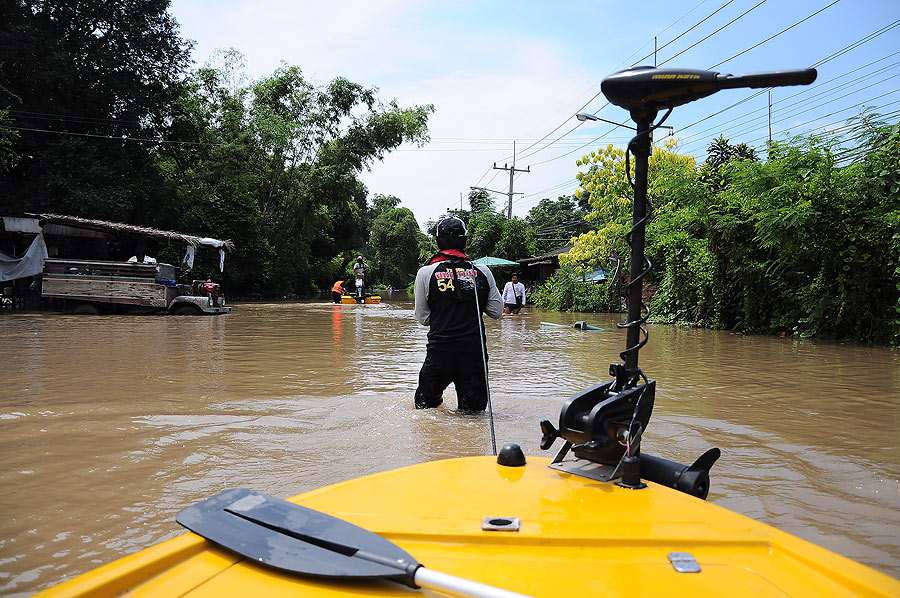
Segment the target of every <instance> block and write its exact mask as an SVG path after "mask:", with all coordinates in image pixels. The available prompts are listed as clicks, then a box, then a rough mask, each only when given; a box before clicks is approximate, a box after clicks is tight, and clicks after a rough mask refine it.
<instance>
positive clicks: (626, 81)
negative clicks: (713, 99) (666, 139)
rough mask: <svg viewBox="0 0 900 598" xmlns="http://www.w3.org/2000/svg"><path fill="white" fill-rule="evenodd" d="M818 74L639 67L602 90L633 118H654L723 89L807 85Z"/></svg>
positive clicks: (607, 82)
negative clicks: (663, 112) (746, 72)
mask: <svg viewBox="0 0 900 598" xmlns="http://www.w3.org/2000/svg"><path fill="white" fill-rule="evenodd" d="M816 74H817V73H816V69H797V70H788V71H769V72H765V73H753V74H749V75H739V76H735V75H728V74H724V73H717V72H714V71H701V70H696V69H659V68H656V67H652V66H637V67H634V68H630V69H627V70H624V71H619V72H618V73H613V74H612V75H610V76H609V77H607V78H606V79H604V80H603V82H602V83H601V84H600V89H601V91H603V95H605V96H606V99H607V100H609V101H610V103H612V104H615V105H616V106H619V107H621V108H625V109H626V110H628V111H629V112H631V115H632V118H634V119H635V120H639V119H640V118H645V117H647V116H649V118H651V119H652V118H653V117H654V116H655V115H656V113H657V112H658V111H660V110H663V109H669V108H674V107H675V106H681V105H682V104H687V103H688V102H693V101H694V100H699V99H700V98H705V97H706V96H708V95H712V94H714V93H716V92H717V91H719V90H720V89H734V88H738V87H780V86H782V85H808V84H810V83H812V82H813V81H815V80H816ZM636 115H637V116H636Z"/></svg>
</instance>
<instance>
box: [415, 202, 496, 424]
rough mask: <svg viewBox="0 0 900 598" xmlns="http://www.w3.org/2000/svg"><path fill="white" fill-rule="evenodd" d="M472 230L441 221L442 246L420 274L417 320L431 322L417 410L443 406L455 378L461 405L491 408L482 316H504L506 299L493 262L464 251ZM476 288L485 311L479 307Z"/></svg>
mask: <svg viewBox="0 0 900 598" xmlns="http://www.w3.org/2000/svg"><path fill="white" fill-rule="evenodd" d="M466 235H467V231H466V225H465V224H464V223H463V221H462V220H460V219H459V218H456V217H450V218H444V219H443V220H441V221H440V222H439V223H438V225H437V228H436V229H435V240H436V241H437V246H438V249H439V251H438V253H437V254H436V255H435V256H434V257H432V258H431V259H430V260H429V262H428V264H427V265H425V266H422V267H421V268H419V272H418V273H417V274H416V284H415V294H416V309H415V315H416V320H418V321H419V323H420V324H422V325H423V326H428V327H429V330H428V345H427V349H426V355H425V363H423V364H422V369H421V371H420V372H419V386H418V388H417V389H416V398H415V402H416V409H427V408H430V407H437V406H439V405H440V404H441V403H442V402H443V398H442V395H443V393H444V389H446V388H447V386H448V385H449V384H450V383H451V382H453V385H454V386H455V387H456V397H457V407H458V408H459V409H460V410H462V411H484V409H485V407H487V385H486V384H485V380H484V373H485V371H484V356H483V355H482V347H483V346H485V337H484V334H483V333H482V331H481V329H482V328H483V327H482V326H480V325H479V324H480V322H479V320H480V319H481V317H482V316H481V313H486V314H487V315H489V316H491V317H492V318H494V319H497V318H499V317H500V316H501V315H502V314H503V300H502V299H501V297H500V292H499V291H498V290H497V283H496V282H495V281H494V276H493V274H491V271H490V270H488V268H487V266H481V265H474V264H472V262H470V261H469V258H468V257H466V254H465V253H463V250H464V249H465V248H466V238H467V236H466ZM473 279H474V285H473V283H472V281H473ZM476 289H477V293H478V307H480V309H481V313H478V312H476V309H475V293H476ZM484 355H487V351H486V350H485V353H484Z"/></svg>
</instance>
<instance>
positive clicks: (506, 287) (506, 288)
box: [502, 282, 512, 303]
mask: <svg viewBox="0 0 900 598" xmlns="http://www.w3.org/2000/svg"><path fill="white" fill-rule="evenodd" d="M511 285H512V283H509V282H508V283H506V284H505V285H503V294H502V297H503V303H512V301H507V299H508V297H509V290H510V288H511Z"/></svg>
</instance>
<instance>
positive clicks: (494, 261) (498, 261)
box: [472, 255, 518, 266]
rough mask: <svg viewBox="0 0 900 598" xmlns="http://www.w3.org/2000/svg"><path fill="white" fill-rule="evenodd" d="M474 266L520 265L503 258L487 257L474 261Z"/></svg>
mask: <svg viewBox="0 0 900 598" xmlns="http://www.w3.org/2000/svg"><path fill="white" fill-rule="evenodd" d="M472 263H473V264H481V265H483V266H518V263H516V262H511V261H509V260H505V259H503V258H502V257H494V256H491V255H486V256H484V257H480V258H478V259H477V260H472Z"/></svg>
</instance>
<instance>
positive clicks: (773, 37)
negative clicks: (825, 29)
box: [707, 0, 841, 70]
mask: <svg viewBox="0 0 900 598" xmlns="http://www.w3.org/2000/svg"><path fill="white" fill-rule="evenodd" d="M840 1H841V0H834V2H832V3H831V4H829V5H828V6H826V7H824V8H821V9H819V10H817V11H816V12H814V13H813V14H811V15H809V16H807V17H804V18H802V19H800V20H799V21H797V22H796V23H794V24H793V25H791V26H790V27H787V28H785V29H782V30H781V31H779V32H778V33H776V34H775V35H773V36H772V37H768V38H766V39H764V40H763V41H761V42H759V43H758V44H754V45H752V46H750V47H749V48H747V49H746V50H744V51H743V52H738V53H737V54H735V55H734V56H732V57H731V58H726V59H725V60H723V61H722V62H717V63H716V64H714V65H712V66H711V67H709V69H707V70H712V69H714V68H716V67H717V66H719V65H722V64H725V63H726V62H728V61H729V60H732V59H734V58H737V57H738V56H741V55H742V54H746V53H747V52H749V51H750V50H752V49H753V48H757V47H759V46H761V45H763V44H764V43H766V42H770V41H772V40H773V39H775V38H776V37H778V36H779V35H781V34H782V33H784V32H785V31H790V30H791V29H793V28H794V27H796V26H797V25H799V24H800V23H803V22H804V21H808V20H809V19H811V18H813V17H814V16H816V15H817V14H819V13H820V12H823V11H824V10H826V9H829V8H831V7H832V6H834V5H835V4H837V3H838V2H840Z"/></svg>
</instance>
